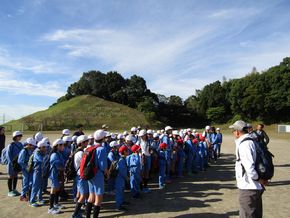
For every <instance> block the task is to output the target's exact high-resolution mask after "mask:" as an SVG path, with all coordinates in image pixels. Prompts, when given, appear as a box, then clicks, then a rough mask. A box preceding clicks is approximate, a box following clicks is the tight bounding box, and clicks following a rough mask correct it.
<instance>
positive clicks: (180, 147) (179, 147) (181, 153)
mask: <svg viewBox="0 0 290 218" xmlns="http://www.w3.org/2000/svg"><path fill="white" fill-rule="evenodd" d="M184 157H185V153H184V150H183V140H182V139H178V140H177V164H176V169H177V177H179V178H181V177H182V176H183V165H184Z"/></svg>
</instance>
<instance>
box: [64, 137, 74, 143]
mask: <svg viewBox="0 0 290 218" xmlns="http://www.w3.org/2000/svg"><path fill="white" fill-rule="evenodd" d="M62 140H63V141H64V142H72V141H73V140H72V137H70V136H64V137H63V138H62Z"/></svg>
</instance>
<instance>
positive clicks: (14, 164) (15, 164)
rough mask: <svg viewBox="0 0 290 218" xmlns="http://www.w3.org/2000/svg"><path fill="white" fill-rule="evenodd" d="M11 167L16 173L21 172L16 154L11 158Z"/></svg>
mask: <svg viewBox="0 0 290 218" xmlns="http://www.w3.org/2000/svg"><path fill="white" fill-rule="evenodd" d="M12 169H13V170H14V171H15V172H17V173H19V172H21V170H22V168H21V166H20V164H19V163H18V155H17V156H16V157H14V159H13V160H12Z"/></svg>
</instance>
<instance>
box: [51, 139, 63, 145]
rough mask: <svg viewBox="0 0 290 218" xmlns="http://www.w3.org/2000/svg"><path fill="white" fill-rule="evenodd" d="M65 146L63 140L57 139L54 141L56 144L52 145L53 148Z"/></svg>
mask: <svg viewBox="0 0 290 218" xmlns="http://www.w3.org/2000/svg"><path fill="white" fill-rule="evenodd" d="M62 144H64V141H63V140H62V139H56V140H54V142H53V143H52V146H53V147H54V146H57V145H62Z"/></svg>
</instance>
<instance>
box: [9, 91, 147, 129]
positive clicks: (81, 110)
mask: <svg viewBox="0 0 290 218" xmlns="http://www.w3.org/2000/svg"><path fill="white" fill-rule="evenodd" d="M23 123H24V129H26V130H38V129H40V126H41V125H42V126H43V129H44V130H58V129H63V128H71V129H75V126H76V125H77V124H83V125H84V128H85V129H97V128H100V127H101V126H102V124H107V125H108V126H109V127H110V129H113V130H118V129H128V128H131V127H132V126H138V125H140V126H143V127H145V126H150V123H149V122H148V121H147V120H146V118H145V115H144V114H143V113H142V112H139V111H137V110H135V109H133V108H130V107H127V106H125V105H122V104H118V103H115V102H110V101H106V100H104V99H101V98H98V97H94V96H91V95H82V96H77V97H74V98H72V99H70V100H68V101H64V102H60V103H58V104H56V105H54V106H51V107H50V108H48V109H47V110H44V111H39V112H36V113H34V114H31V115H28V116H26V117H23V118H21V119H19V120H14V121H10V122H9V123H7V124H6V125H12V128H13V129H14V130H15V129H22V125H23Z"/></svg>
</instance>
